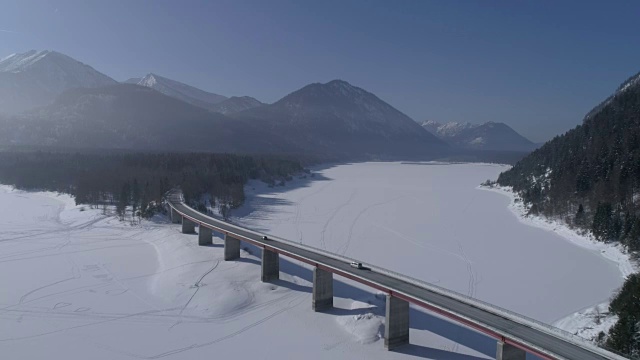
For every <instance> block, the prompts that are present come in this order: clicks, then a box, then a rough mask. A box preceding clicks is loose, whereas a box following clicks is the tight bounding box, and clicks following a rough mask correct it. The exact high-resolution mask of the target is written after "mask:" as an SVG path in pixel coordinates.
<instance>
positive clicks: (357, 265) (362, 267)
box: [349, 261, 364, 269]
mask: <svg viewBox="0 0 640 360" xmlns="http://www.w3.org/2000/svg"><path fill="white" fill-rule="evenodd" d="M349 265H350V266H351V267H352V268H356V269H364V266H362V263H359V262H357V261H352V262H350V263H349Z"/></svg>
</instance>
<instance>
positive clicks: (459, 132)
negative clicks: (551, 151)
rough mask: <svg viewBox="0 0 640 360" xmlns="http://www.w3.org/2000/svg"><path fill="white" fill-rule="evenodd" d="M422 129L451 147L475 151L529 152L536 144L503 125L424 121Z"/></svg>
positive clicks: (495, 123) (494, 123)
mask: <svg viewBox="0 0 640 360" xmlns="http://www.w3.org/2000/svg"><path fill="white" fill-rule="evenodd" d="M422 127H423V128H425V129H426V130H427V131H429V132H430V133H432V134H434V135H436V136H438V137H439V138H440V139H442V140H444V141H446V142H448V143H450V144H451V145H453V146H456V147H460V148H466V149H475V150H499V151H531V150H533V149H535V148H536V147H537V145H536V144H534V143H532V142H531V141H529V140H528V139H527V138H525V137H523V136H522V135H520V134H518V133H517V132H516V131H515V130H513V129H512V128H510V127H509V126H508V125H506V124H504V123H497V122H491V121H490V122H486V123H484V124H471V123H458V122H450V123H446V124H441V123H439V122H436V121H425V122H423V123H422Z"/></svg>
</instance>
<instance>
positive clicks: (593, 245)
mask: <svg viewBox="0 0 640 360" xmlns="http://www.w3.org/2000/svg"><path fill="white" fill-rule="evenodd" d="M477 189H479V190H484V191H491V192H495V193H498V194H501V195H504V196H507V197H508V198H509V199H510V203H509V205H508V209H509V210H510V211H511V213H513V214H514V215H515V216H516V217H517V218H518V220H519V221H520V222H522V223H524V224H527V225H529V226H534V227H537V228H540V229H544V230H547V231H552V232H554V233H556V234H558V235H559V236H560V237H562V238H563V239H565V240H566V241H569V242H570V243H572V244H574V245H576V246H579V247H582V248H584V249H587V250H591V251H593V252H598V254H600V256H602V257H604V258H605V259H607V260H609V261H611V262H613V263H615V265H616V267H617V268H618V271H619V272H620V275H621V278H622V280H623V281H624V279H626V278H627V277H628V276H629V275H631V274H633V273H635V272H637V271H638V265H637V264H635V263H634V262H633V261H632V259H631V256H630V254H629V253H628V252H627V251H625V250H624V248H623V247H622V245H621V244H611V243H609V244H607V243H604V242H601V241H598V240H596V239H594V238H593V236H591V235H590V234H588V233H579V232H578V231H576V230H574V229H571V228H570V227H569V226H568V225H567V224H566V223H564V222H563V221H561V220H554V219H548V218H545V217H543V216H540V215H536V216H529V215H527V211H528V209H527V207H526V206H525V205H524V203H523V202H522V199H521V198H520V197H519V196H518V195H517V194H515V193H514V192H513V190H512V189H511V188H510V187H506V186H493V187H489V186H483V185H479V186H478V187H477ZM613 295H614V294H611V296H613ZM609 302H610V299H608V300H607V301H606V302H600V303H597V304H593V305H591V306H588V307H586V308H583V309H579V310H578V311H576V312H573V313H571V314H567V315H566V316H564V317H562V318H559V319H556V320H555V321H553V322H551V325H552V326H556V327H558V328H560V329H562V330H566V331H569V332H572V333H574V334H575V335H578V336H581V337H583V338H586V339H587V340H591V341H593V340H595V339H596V338H597V335H598V333H599V332H600V331H605V332H608V330H609V329H610V328H611V326H613V325H614V323H615V320H616V317H615V316H611V315H604V314H605V313H604V311H603V310H605V309H608V305H609ZM603 315H604V316H603ZM596 318H597V319H596Z"/></svg>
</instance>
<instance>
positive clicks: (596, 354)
mask: <svg viewBox="0 0 640 360" xmlns="http://www.w3.org/2000/svg"><path fill="white" fill-rule="evenodd" d="M167 203H168V204H169V206H170V207H172V208H173V209H174V210H176V211H177V212H178V213H180V214H181V215H182V216H184V217H187V218H188V219H190V220H191V221H194V222H195V223H197V224H199V225H201V226H205V227H208V228H211V229H213V230H216V231H219V232H222V233H225V234H227V235H229V236H232V237H233V238H237V239H239V240H241V241H246V242H249V243H252V244H254V245H257V246H259V247H261V248H265V249H267V250H270V251H275V252H277V253H279V254H281V255H283V256H288V257H291V258H293V259H296V260H299V261H302V262H304V263H306V264H309V265H312V266H317V267H319V268H321V269H323V270H327V271H330V272H332V273H334V274H336V275H340V276H343V277H346V278H348V279H351V280H354V281H357V282H359V283H362V284H366V285H368V286H371V287H373V288H375V289H378V290H380V291H384V292H386V293H389V294H391V295H392V296H395V297H398V298H401V299H404V300H406V301H409V302H410V303H413V304H415V305H417V306H419V307H422V308H426V309H428V310H430V311H434V312H436V313H438V314H440V315H443V316H445V317H447V318H449V319H452V320H453V321H455V322H458V323H461V324H463V325H465V326H468V327H471V328H473V329H475V330H477V331H480V332H482V333H484V334H486V335H488V336H491V337H493V338H496V339H498V340H502V341H504V342H506V343H508V344H512V345H514V346H517V347H519V348H521V349H524V350H526V351H527V352H529V353H532V354H535V355H538V356H540V357H542V358H545V359H569V360H602V359H625V358H623V357H621V356H618V355H615V354H613V353H609V352H607V351H604V350H602V349H599V348H595V347H593V346H587V345H585V344H584V343H583V342H580V341H575V340H572V339H570V338H567V337H563V336H561V335H559V334H555V333H553V332H552V331H550V330H547V331H545V330H542V329H539V328H538V327H536V326H533V325H529V324H527V322H528V320H527V319H525V318H524V317H523V318H515V317H514V316H513V315H509V314H504V313H502V314H500V313H498V311H495V312H492V311H488V310H486V309H483V308H481V307H478V306H477V304H473V303H472V301H464V300H460V299H456V298H452V297H451V296H449V295H447V294H446V293H438V292H437V291H433V290H432V289H427V288H424V287H421V286H419V285H416V284H413V283H411V282H407V281H404V280H402V279H398V278H397V277H395V276H393V275H389V274H385V273H382V272H379V271H376V269H375V268H374V269H373V270H364V269H355V268H352V267H351V266H350V265H349V263H348V262H347V261H345V260H340V259H339V258H340V255H337V254H336V255H335V256H329V255H327V254H326V253H325V252H323V251H318V252H316V251H313V250H310V249H306V248H301V247H300V246H297V245H294V244H291V243H290V242H289V241H286V240H284V239H279V238H277V237H272V236H269V240H263V236H264V234H261V233H258V232H255V231H252V230H249V229H245V228H241V227H239V226H236V225H233V224H229V223H227V222H224V221H221V220H217V219H214V218H212V217H209V216H206V215H204V214H201V213H199V212H197V211H196V210H194V209H192V208H190V207H188V206H186V205H185V204H184V203H183V202H182V198H181V195H180V194H179V193H172V194H170V195H169V196H168V197H167Z"/></svg>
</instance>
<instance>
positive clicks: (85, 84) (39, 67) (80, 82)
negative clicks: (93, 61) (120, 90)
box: [0, 50, 116, 114]
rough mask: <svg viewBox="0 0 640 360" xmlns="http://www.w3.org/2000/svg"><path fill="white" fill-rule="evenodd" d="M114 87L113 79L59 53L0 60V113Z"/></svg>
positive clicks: (36, 53) (49, 52)
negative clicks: (76, 92)
mask: <svg viewBox="0 0 640 360" xmlns="http://www.w3.org/2000/svg"><path fill="white" fill-rule="evenodd" d="M113 84H116V81H115V80H113V79H112V78H110V77H108V76H106V75H104V74H102V73H100V72H98V71H96V70H95V69H94V68H92V67H91V66H89V65H85V64H83V63H81V62H79V61H77V60H75V59H73V58H71V57H69V56H67V55H64V54H61V53H59V52H55V51H49V50H44V51H36V50H31V51H28V52H26V53H22V54H12V55H9V56H7V57H5V58H3V59H2V60H0V113H6V114H13V113H18V112H21V111H24V110H28V109H32V108H34V107H38V106H43V105H46V104H48V103H50V102H51V101H53V99H54V98H55V97H56V96H57V95H59V94H61V93H62V92H63V91H65V90H69V89H73V88H95V87H101V86H108V85H113Z"/></svg>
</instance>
